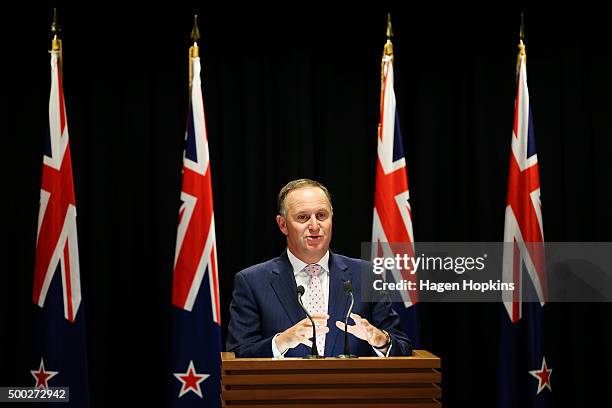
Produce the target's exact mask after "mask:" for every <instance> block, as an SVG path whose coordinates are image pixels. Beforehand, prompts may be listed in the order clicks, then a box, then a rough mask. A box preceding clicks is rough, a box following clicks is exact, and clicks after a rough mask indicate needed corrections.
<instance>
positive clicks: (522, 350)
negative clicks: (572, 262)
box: [499, 40, 552, 407]
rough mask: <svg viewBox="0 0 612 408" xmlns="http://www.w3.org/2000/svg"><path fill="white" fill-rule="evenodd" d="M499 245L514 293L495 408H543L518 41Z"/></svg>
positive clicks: (539, 231) (535, 197) (541, 277)
mask: <svg viewBox="0 0 612 408" xmlns="http://www.w3.org/2000/svg"><path fill="white" fill-rule="evenodd" d="M504 242H505V244H504V245H505V246H504V260H503V268H502V275H503V280H504V281H505V282H514V288H515V289H514V291H504V292H503V303H504V308H503V309H504V311H503V312H502V321H501V336H500V351H499V352H500V393H499V398H500V400H499V403H500V406H502V407H542V406H547V405H549V404H550V402H551V392H552V387H551V382H550V378H551V374H552V369H551V368H550V366H549V364H550V362H551V359H550V356H548V357H549V359H548V361H547V358H546V357H547V355H545V351H546V347H545V336H544V334H545V332H544V315H545V311H546V308H545V305H546V287H547V286H546V274H547V272H546V262H545V258H544V229H543V224H542V205H541V202H540V178H539V173H538V158H537V154H536V143H535V132H534V127H533V119H532V114H531V107H530V104H529V90H528V88H527V67H526V54H525V46H524V44H523V42H522V40H521V42H520V44H519V56H518V62H517V91H516V99H515V107H514V126H513V130H512V143H511V153H510V168H509V175H508V196H507V204H506V216H505V228H504ZM525 299H538V302H525V301H524V300H525Z"/></svg>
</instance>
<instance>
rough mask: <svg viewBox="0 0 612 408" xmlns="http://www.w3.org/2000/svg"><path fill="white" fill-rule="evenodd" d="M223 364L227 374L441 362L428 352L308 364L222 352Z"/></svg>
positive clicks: (300, 360) (437, 365)
mask: <svg viewBox="0 0 612 408" xmlns="http://www.w3.org/2000/svg"><path fill="white" fill-rule="evenodd" d="M221 362H222V365H223V369H225V370H249V369H255V368H258V369H261V368H264V367H265V368H266V369H279V370H282V369H286V368H288V367H292V368H299V367H302V366H303V368H315V367H317V368H321V369H333V368H347V367H348V366H350V367H352V368H375V367H379V366H380V365H381V364H384V366H385V367H386V368H440V358H439V357H437V356H435V355H434V354H432V353H430V352H429V351H427V350H414V352H413V354H412V356H407V357H359V358H354V359H342V358H334V357H327V358H322V359H314V360H308V359H303V358H294V357H291V358H237V357H236V356H235V354H234V353H232V352H222V353H221Z"/></svg>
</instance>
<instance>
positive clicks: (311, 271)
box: [304, 264, 323, 276]
mask: <svg viewBox="0 0 612 408" xmlns="http://www.w3.org/2000/svg"><path fill="white" fill-rule="evenodd" d="M304 271H306V273H307V274H308V276H319V275H320V274H321V272H323V267H322V266H321V265H319V264H310V265H308V266H306V267H305V268H304Z"/></svg>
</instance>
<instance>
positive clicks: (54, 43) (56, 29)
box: [49, 7, 62, 72]
mask: <svg viewBox="0 0 612 408" xmlns="http://www.w3.org/2000/svg"><path fill="white" fill-rule="evenodd" d="M60 31H62V30H61V28H60V26H59V24H58V23H57V8H55V7H54V8H53V21H52V22H51V35H52V36H53V38H52V39H51V49H50V50H49V53H51V52H59V64H60V72H62V40H61V39H60V38H59V33H60Z"/></svg>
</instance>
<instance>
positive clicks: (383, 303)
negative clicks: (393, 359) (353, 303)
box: [370, 286, 412, 356]
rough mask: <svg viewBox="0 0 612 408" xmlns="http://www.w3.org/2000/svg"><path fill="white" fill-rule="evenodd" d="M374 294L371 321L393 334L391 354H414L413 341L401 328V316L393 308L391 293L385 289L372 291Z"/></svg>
mask: <svg viewBox="0 0 612 408" xmlns="http://www.w3.org/2000/svg"><path fill="white" fill-rule="evenodd" d="M370 287H371V286H370ZM372 296H373V297H372V299H373V300H374V302H373V303H372V321H371V322H370V323H371V324H373V325H374V326H376V327H377V328H379V329H381V330H386V331H387V332H388V333H389V336H391V340H392V344H393V347H391V352H390V353H389V356H410V355H412V342H411V341H410V339H409V338H408V336H407V335H406V334H405V333H403V332H402V330H401V326H400V317H399V315H398V314H397V313H396V312H395V310H393V309H392V307H391V305H392V304H391V300H390V298H389V295H388V294H387V293H386V292H384V291H372Z"/></svg>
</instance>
